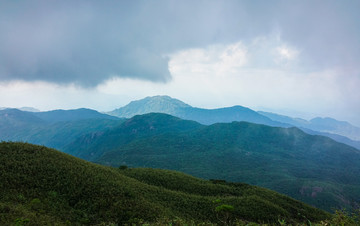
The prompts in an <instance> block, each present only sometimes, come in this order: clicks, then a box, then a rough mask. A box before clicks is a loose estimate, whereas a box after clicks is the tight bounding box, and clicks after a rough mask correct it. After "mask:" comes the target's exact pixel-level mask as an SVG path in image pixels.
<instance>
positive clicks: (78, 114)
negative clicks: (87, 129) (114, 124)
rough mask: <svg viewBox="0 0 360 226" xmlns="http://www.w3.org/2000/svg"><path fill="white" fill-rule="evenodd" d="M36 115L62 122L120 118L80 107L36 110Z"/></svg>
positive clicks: (50, 120) (52, 121)
mask: <svg viewBox="0 0 360 226" xmlns="http://www.w3.org/2000/svg"><path fill="white" fill-rule="evenodd" d="M34 115H35V116H37V117H39V118H41V119H42V120H44V121H46V122H51V123H54V122H61V121H76V120H83V119H112V120H118V119H119V118H117V117H114V116H110V115H107V114H102V113H100V112H98V111H95V110H91V109H86V108H79V109H74V110H53V111H43V112H34Z"/></svg>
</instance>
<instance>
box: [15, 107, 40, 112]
mask: <svg viewBox="0 0 360 226" xmlns="http://www.w3.org/2000/svg"><path fill="white" fill-rule="evenodd" d="M18 109H19V110H21V111H29V112H40V110H39V109H36V108H33V107H22V108H18Z"/></svg>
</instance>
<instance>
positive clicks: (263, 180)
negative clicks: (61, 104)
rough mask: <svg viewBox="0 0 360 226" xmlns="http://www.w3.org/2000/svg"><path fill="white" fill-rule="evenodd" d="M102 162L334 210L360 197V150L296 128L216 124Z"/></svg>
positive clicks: (143, 143)
mask: <svg viewBox="0 0 360 226" xmlns="http://www.w3.org/2000/svg"><path fill="white" fill-rule="evenodd" d="M259 141H261V142H259ZM107 145H110V144H109V143H107ZM115 145H116V144H115ZM108 150H111V149H108ZM97 162H99V163H103V164H109V165H113V166H118V165H121V164H128V165H130V166H136V167H155V168H165V169H173V170H179V171H182V172H186V173H189V174H192V175H195V176H198V177H202V178H221V179H226V180H229V181H239V182H246V183H251V184H255V185H259V186H263V187H267V188H270V189H273V190H276V191H278V192H281V193H284V194H287V195H290V196H292V197H294V198H296V199H299V200H302V201H305V202H307V203H310V204H312V205H315V206H317V207H319V208H323V209H327V210H329V211H330V210H332V209H333V208H342V207H346V208H351V206H352V205H353V204H354V205H356V204H355V202H358V199H359V197H360V178H359V177H358V175H360V152H359V151H358V150H356V149H354V148H351V147H349V146H346V145H343V144H340V143H337V142H334V141H333V140H331V139H329V138H326V137H322V136H310V135H308V134H305V133H303V132H302V131H301V130H299V129H296V128H289V129H284V128H274V127H268V126H262V125H256V124H251V123H245V122H241V123H238V122H234V123H230V124H214V125H211V126H208V127H203V128H200V129H199V130H195V131H192V132H187V133H178V134H171V135H169V134H162V135H157V136H152V137H146V138H143V139H137V140H134V141H133V142H130V143H128V144H126V145H123V146H121V147H119V146H114V147H113V151H109V152H106V153H104V155H103V156H102V157H101V158H99V159H98V160H97Z"/></svg>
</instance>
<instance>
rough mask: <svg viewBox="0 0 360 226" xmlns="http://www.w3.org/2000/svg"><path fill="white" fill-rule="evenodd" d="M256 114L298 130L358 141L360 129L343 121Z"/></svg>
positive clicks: (264, 113)
mask: <svg viewBox="0 0 360 226" xmlns="http://www.w3.org/2000/svg"><path fill="white" fill-rule="evenodd" d="M258 113H260V114H262V115H264V116H266V117H268V118H270V119H272V120H274V121H278V122H283V123H288V124H291V125H294V126H296V127H299V128H305V129H310V130H314V131H319V132H322V133H324V134H325V133H329V134H337V135H340V136H345V137H348V138H350V139H352V140H355V141H360V128H359V127H356V126H353V125H351V124H350V123H348V122H345V121H338V120H336V119H333V118H329V117H325V118H321V117H316V118H313V119H311V120H309V121H307V120H305V119H301V118H291V117H289V116H285V115H279V114H274V113H270V112H264V111H258Z"/></svg>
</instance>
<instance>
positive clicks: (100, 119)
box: [0, 109, 124, 150]
mask: <svg viewBox="0 0 360 226" xmlns="http://www.w3.org/2000/svg"><path fill="white" fill-rule="evenodd" d="M64 120H67V121H64ZM123 121H124V120H123V119H119V118H116V117H113V116H109V115H105V114H101V113H99V112H97V111H93V110H89V109H77V110H67V111H65V110H56V111H49V112H36V113H33V112H24V111H20V110H18V109H5V110H0V141H23V142H29V143H33V144H39V145H45V146H47V147H52V148H56V149H60V150H62V149H63V148H64V147H65V146H66V145H68V144H69V143H71V142H73V141H74V140H75V139H76V138H78V137H80V136H83V135H85V134H89V133H92V134H98V133H102V132H103V131H104V130H107V129H110V128H113V127H116V126H118V125H120V124H121V123H122V122H123Z"/></svg>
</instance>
